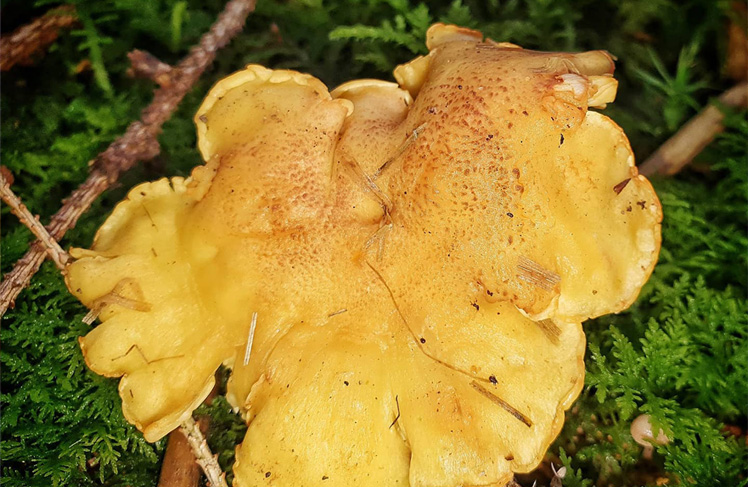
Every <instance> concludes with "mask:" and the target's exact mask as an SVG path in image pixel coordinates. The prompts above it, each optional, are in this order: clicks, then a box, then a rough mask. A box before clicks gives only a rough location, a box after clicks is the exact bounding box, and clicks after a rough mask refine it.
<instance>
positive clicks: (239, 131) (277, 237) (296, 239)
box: [67, 24, 661, 487]
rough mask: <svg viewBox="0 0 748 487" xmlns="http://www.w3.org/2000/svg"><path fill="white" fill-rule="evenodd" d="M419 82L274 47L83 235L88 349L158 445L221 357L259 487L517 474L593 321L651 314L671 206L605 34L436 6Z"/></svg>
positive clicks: (78, 264)
mask: <svg viewBox="0 0 748 487" xmlns="http://www.w3.org/2000/svg"><path fill="white" fill-rule="evenodd" d="M428 45H429V48H430V53H429V54H428V55H427V56H424V57H420V58H417V59H415V60H414V61H412V62H411V63H408V64H406V65H403V66H400V67H398V69H397V70H396V71H395V77H396V78H397V79H398V81H399V85H398V84H395V83H388V82H384V81H378V80H358V81H353V82H350V83H346V84H344V85H342V86H340V87H338V88H337V89H335V90H334V91H333V92H332V93H330V92H329V91H328V90H327V88H326V87H325V86H324V85H323V84H322V83H321V82H320V81H319V80H317V79H315V78H313V77H311V76H309V75H303V74H300V73H297V72H293V71H285V70H269V69H266V68H263V67H261V66H256V65H250V66H247V68H245V70H243V71H240V72H238V73H236V74H233V75H231V76H230V77H228V78H226V79H224V80H222V81H220V82H219V83H218V84H217V85H216V86H215V87H214V88H213V89H212V90H211V92H210V93H209V95H208V96H207V98H206V100H205V102H204V103H203V105H202V106H201V108H200V110H199V111H198V113H197V115H196V117H195V122H196V124H197V127H198V137H199V142H198V146H199V148H200V151H201V153H202V155H203V157H204V159H205V161H206V164H205V165H204V166H201V167H198V168H196V169H195V170H194V171H193V173H192V175H191V176H190V177H189V178H187V179H182V178H172V179H171V180H167V179H162V180H160V181H156V182H153V183H145V184H142V185H140V186H138V187H136V188H135V189H133V190H132V191H131V192H130V194H129V195H128V197H127V199H126V200H125V201H123V202H122V203H120V204H119V205H118V206H117V208H116V209H115V210H114V212H113V213H112V215H111V216H110V217H109V219H108V220H107V221H106V223H105V224H104V225H103V226H102V228H101V229H100V230H99V232H98V234H97V236H96V239H95V242H94V244H93V246H92V249H91V250H82V249H74V250H73V251H72V252H71V253H72V255H73V256H74V257H75V258H76V259H77V260H76V261H75V262H74V263H72V264H71V265H70V266H69V268H68V275H67V283H68V287H69V288H70V290H71V292H73V294H75V295H76V296H77V297H78V298H79V299H80V300H81V301H82V302H83V303H84V304H85V305H86V306H88V307H90V308H91V309H92V310H94V311H95V312H96V313H98V316H99V318H100V319H101V324H100V325H99V326H97V327H96V328H94V329H93V330H92V331H91V332H90V333H89V334H88V335H87V336H86V337H83V338H81V340H80V341H81V346H82V348H83V351H84V355H85V358H86V362H87V363H88V365H89V366H90V367H91V368H92V369H93V370H94V371H96V372H97V373H100V374H102V375H106V376H111V377H122V379H121V381H120V394H121V396H122V400H123V410H124V412H125V416H126V417H127V419H128V420H129V421H131V422H132V423H133V424H135V425H136V426H137V427H138V428H139V429H141V430H142V431H143V433H144V434H145V437H146V438H147V439H148V440H149V441H155V440H157V439H159V438H161V437H163V436H164V435H166V434H167V433H168V432H169V431H171V430H173V429H174V428H176V427H177V426H178V425H179V424H180V423H181V422H182V421H184V420H185V419H186V418H187V417H189V415H190V414H191V413H192V411H193V410H194V409H195V408H196V407H197V406H198V405H199V404H200V403H201V402H202V400H203V399H204V398H205V397H206V395H207V394H208V392H209V391H210V389H211V387H212V386H213V381H214V379H213V376H214V372H215V370H216V369H217V368H218V367H219V365H221V364H224V365H227V366H229V367H231V368H232V376H231V379H230V381H229V384H228V392H227V396H228V398H229V400H230V401H231V402H232V404H233V405H234V406H235V407H237V408H238V409H239V410H240V411H241V412H242V414H243V415H244V417H245V419H246V421H247V422H248V431H247V436H246V438H245V441H244V443H243V444H242V446H241V447H240V448H239V450H238V453H237V462H236V465H235V467H234V470H235V474H236V477H235V485H237V486H249V485H264V484H266V483H270V482H273V483H275V484H276V485H287V486H296V485H352V484H354V483H355V484H358V485H372V486H379V485H395V484H400V485H413V486H426V485H428V486H445V487H446V486H450V487H451V486H457V485H493V484H496V485H504V483H506V482H507V481H508V480H510V479H511V477H512V474H513V472H526V471H529V470H532V469H533V468H534V467H535V466H536V465H537V464H538V463H539V462H540V461H541V460H542V458H543V455H544V454H545V450H546V449H547V447H548V446H549V445H550V443H551V442H552V441H553V439H554V438H555V437H556V435H557V434H558V432H559V431H560V429H561V427H562V425H563V420H564V411H565V410H566V409H568V408H569V407H570V405H571V404H572V402H573V401H574V399H575V398H576V397H577V395H578V394H579V392H580V390H581V388H582V385H583V377H584V363H583V356H584V349H585V342H584V333H583V331H582V327H581V322H582V321H584V320H586V319H588V318H591V317H595V316H599V315H602V314H606V313H612V312H619V311H621V310H623V309H625V308H626V307H628V306H629V305H630V304H631V303H632V302H633V301H634V300H635V299H636V296H637V295H638V293H639V290H640V288H641V286H642V285H643V284H644V282H645V281H646V279H647V278H648V276H649V274H650V273H651V271H652V269H653V267H654V264H655V261H656V258H657V254H658V251H659V245H660V226H659V222H660V220H661V209H660V205H659V201H658V200H657V197H656V195H655V193H654V191H653V189H652V187H651V185H650V184H649V182H648V181H647V180H646V179H644V178H643V177H642V176H639V175H638V173H637V170H636V168H635V166H634V160H633V155H632V153H631V148H630V146H629V143H628V141H627V139H626V137H625V135H624V133H623V132H622V130H621V129H620V128H619V127H618V126H617V125H616V124H615V123H613V122H612V121H611V120H610V119H608V118H607V117H605V116H603V115H601V114H599V113H598V112H595V111H591V110H589V108H590V107H602V106H604V105H605V104H606V103H609V102H611V101H613V98H614V96H615V80H614V79H613V78H612V77H611V75H612V71H613V63H612V60H611V58H610V56H609V55H608V54H607V53H604V52H602V51H593V52H590V53H580V54H564V53H544V52H533V51H527V50H524V49H521V48H518V47H517V46H514V45H509V44H502V43H495V42H493V41H490V40H486V41H484V40H483V39H482V35H481V34H480V33H478V32H475V31H471V30H468V29H463V28H458V27H455V26H445V25H442V24H436V25H434V26H432V28H431V29H430V30H429V34H428Z"/></svg>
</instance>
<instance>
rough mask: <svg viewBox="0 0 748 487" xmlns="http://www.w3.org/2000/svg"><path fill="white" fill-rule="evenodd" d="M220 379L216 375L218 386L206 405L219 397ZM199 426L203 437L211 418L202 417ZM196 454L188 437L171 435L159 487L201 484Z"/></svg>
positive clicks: (175, 433) (177, 433)
mask: <svg viewBox="0 0 748 487" xmlns="http://www.w3.org/2000/svg"><path fill="white" fill-rule="evenodd" d="M219 382H220V377H219V376H218V374H216V385H215V386H214V387H213V390H212V391H210V394H208V397H206V398H205V401H204V404H210V403H211V402H213V399H214V398H215V397H216V396H217V395H218V384H219ZM197 425H198V426H199V428H200V431H201V432H202V434H203V435H206V434H207V433H208V429H209V428H210V417H209V416H201V417H199V418H198V419H197ZM195 457H196V452H194V451H193V450H192V447H191V446H190V443H189V442H188V441H187V437H186V436H185V435H184V434H183V433H182V432H181V431H178V430H174V431H172V432H171V433H170V434H169V441H168V443H167V445H166V453H164V461H163V462H162V463H161V474H160V476H159V479H158V486H157V487H197V486H198V484H199V482H200V466H199V465H198V464H197V462H196V459H195Z"/></svg>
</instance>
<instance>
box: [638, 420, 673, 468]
mask: <svg viewBox="0 0 748 487" xmlns="http://www.w3.org/2000/svg"><path fill="white" fill-rule="evenodd" d="M631 436H633V437H634V441H636V442H637V443H639V444H640V445H641V446H643V447H644V458H646V459H648V460H649V459H651V458H652V453H653V452H654V446H653V444H656V445H667V444H668V443H670V438H668V437H667V435H666V434H665V432H664V431H662V429H660V430H659V431H658V432H657V438H655V437H654V435H653V434H652V422H651V421H650V417H649V415H648V414H642V415H640V416H639V417H637V418H636V419H635V420H634V421H633V422H632V423H631Z"/></svg>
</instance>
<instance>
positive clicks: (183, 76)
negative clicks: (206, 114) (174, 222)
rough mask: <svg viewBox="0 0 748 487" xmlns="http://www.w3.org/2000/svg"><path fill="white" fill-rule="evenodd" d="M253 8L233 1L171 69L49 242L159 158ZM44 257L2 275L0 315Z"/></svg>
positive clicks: (36, 246)
mask: <svg viewBox="0 0 748 487" xmlns="http://www.w3.org/2000/svg"><path fill="white" fill-rule="evenodd" d="M255 3H256V0H231V1H230V2H229V3H228V4H227V5H226V8H225V9H224V11H223V12H222V13H221V15H220V16H219V17H218V20H216V22H215V23H214V24H213V26H212V27H211V28H210V31H209V32H207V33H206V34H205V35H203V37H202V38H201V39H200V43H199V44H198V45H196V46H195V47H193V48H192V50H191V51H190V54H189V55H188V56H187V57H186V58H184V60H182V62H180V63H179V64H178V65H177V66H176V67H175V68H173V69H172V70H171V72H170V76H171V81H170V82H169V83H168V85H166V86H162V87H160V88H159V89H157V90H156V92H155V94H154V97H153V101H152V102H151V104H150V105H148V106H147V107H146V108H145V109H144V110H143V111H142V113H141V119H140V120H139V121H136V122H133V123H131V124H130V126H129V127H128V128H127V131H126V132H125V133H124V134H123V135H122V136H121V137H119V138H118V139H117V140H115V141H114V142H112V144H111V145H110V146H109V147H108V148H107V149H106V150H105V151H104V152H102V153H101V154H99V155H98V156H97V157H96V159H94V160H93V161H92V162H91V172H90V173H89V176H88V178H87V179H86V180H85V181H84V182H83V184H81V185H80V186H79V187H78V189H76V190H75V191H74V192H73V193H72V194H71V195H70V197H68V198H67V199H66V200H65V201H64V204H63V205H62V208H60V209H59V210H58V211H57V213H55V214H54V216H53V217H52V220H51V221H50V223H49V225H47V231H48V232H49V234H50V235H51V236H52V238H53V239H55V240H58V241H59V240H60V239H61V238H62V237H63V236H64V235H65V232H67V231H68V230H69V229H71V228H72V227H74V226H75V223H76V222H77V221H78V218H79V217H80V216H81V214H83V212H85V211H86V210H87V209H88V207H89V206H90V205H91V204H92V203H93V201H94V200H96V198H97V197H98V196H99V195H100V194H101V193H103V192H104V191H105V190H106V189H108V188H109V187H110V186H111V185H112V184H114V183H115V182H116V181H117V178H118V177H119V176H120V174H121V173H122V172H124V171H127V170H129V169H130V168H132V167H133V166H134V165H135V163H136V162H138V161H142V160H147V159H151V158H153V157H155V156H156V155H157V154H158V153H159V145H158V140H157V139H156V137H157V136H158V134H159V133H160V132H161V127H162V125H163V124H164V122H166V121H167V120H168V119H169V118H170V117H171V114H172V113H173V112H174V110H175V109H176V107H177V105H178V104H179V102H181V101H182V98H184V96H185V94H187V92H188V91H189V90H190V88H192V86H193V85H194V84H195V82H196V81H197V79H198V78H199V77H200V75H201V74H202V73H203V71H205V68H207V67H208V65H209V64H210V63H211V62H212V61H213V59H214V58H215V55H216V52H217V51H218V50H219V49H221V48H222V47H224V46H225V45H226V44H228V42H229V41H230V40H231V38H232V37H234V36H235V35H236V34H237V33H239V31H241V28H242V26H243V25H244V22H245V20H246V18H247V16H248V15H249V13H250V12H251V11H252V10H254V7H255ZM45 254H46V249H45V247H44V245H43V244H42V243H41V242H34V243H33V244H32V245H31V248H30V249H29V251H28V252H26V255H24V256H23V257H22V258H21V259H20V260H19V261H18V262H16V264H15V266H14V267H13V270H11V271H10V272H9V273H8V274H7V275H6V276H5V278H4V279H3V281H2V283H0V316H2V315H3V314H5V311H6V310H7V309H8V308H9V307H10V306H12V305H13V303H14V301H15V298H16V297H17V296H18V294H19V293H20V292H21V290H23V289H24V288H25V287H26V286H28V284H29V281H30V280H31V277H32V276H33V275H34V274H35V273H36V271H37V270H39V267H40V266H41V264H42V262H43V261H44V256H45Z"/></svg>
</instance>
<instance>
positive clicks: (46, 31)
mask: <svg viewBox="0 0 748 487" xmlns="http://www.w3.org/2000/svg"><path fill="white" fill-rule="evenodd" d="M76 22H78V17H77V16H76V15H75V7H74V6H72V5H64V6H62V7H58V8H55V9H52V10H50V11H49V12H47V13H46V14H44V15H42V16H41V17H38V18H36V19H34V20H33V21H32V22H31V23H29V24H26V25H24V26H22V27H19V28H18V29H16V30H15V31H13V32H12V33H11V34H8V35H7V36H3V37H2V38H0V71H8V70H9V69H10V68H12V67H13V66H15V65H16V64H31V62H32V61H33V56H34V54H37V53H40V52H42V51H43V50H44V49H45V48H46V47H47V46H49V45H50V44H52V43H53V42H54V41H55V40H56V39H57V37H58V36H59V34H60V31H61V30H62V29H69V28H71V27H72V26H73V25H75V24H76Z"/></svg>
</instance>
